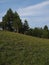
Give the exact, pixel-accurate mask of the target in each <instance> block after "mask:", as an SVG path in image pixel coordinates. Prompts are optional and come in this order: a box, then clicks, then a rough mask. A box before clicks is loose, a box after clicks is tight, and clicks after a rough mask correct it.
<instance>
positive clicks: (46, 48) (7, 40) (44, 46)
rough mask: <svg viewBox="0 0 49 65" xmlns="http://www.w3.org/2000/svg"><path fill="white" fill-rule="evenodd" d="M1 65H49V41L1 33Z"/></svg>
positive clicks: (12, 33)
mask: <svg viewBox="0 0 49 65" xmlns="http://www.w3.org/2000/svg"><path fill="white" fill-rule="evenodd" d="M0 65H49V39H42V38H41V39H40V38H35V37H31V36H26V35H22V34H18V33H14V32H7V31H0Z"/></svg>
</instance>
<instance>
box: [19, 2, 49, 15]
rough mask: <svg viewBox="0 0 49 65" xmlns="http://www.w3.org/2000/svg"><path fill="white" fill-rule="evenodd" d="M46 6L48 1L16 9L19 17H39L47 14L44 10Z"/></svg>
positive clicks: (46, 10)
mask: <svg viewBox="0 0 49 65" xmlns="http://www.w3.org/2000/svg"><path fill="white" fill-rule="evenodd" d="M46 6H49V1H45V2H42V3H39V4H36V5H32V6H29V7H26V8H20V9H18V13H19V15H20V16H39V15H43V14H45V13H46V14H47V13H48V12H49V11H48V10H49V9H48V8H47V9H46Z"/></svg>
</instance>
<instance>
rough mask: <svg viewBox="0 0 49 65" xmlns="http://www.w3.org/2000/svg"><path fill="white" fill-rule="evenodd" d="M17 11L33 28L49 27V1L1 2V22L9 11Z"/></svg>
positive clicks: (0, 0) (6, 0)
mask: <svg viewBox="0 0 49 65" xmlns="http://www.w3.org/2000/svg"><path fill="white" fill-rule="evenodd" d="M9 8H11V9H12V10H13V11H17V12H18V14H19V15H20V18H21V19H22V21H24V20H25V19H26V20H27V21H28V23H29V26H30V27H31V28H34V27H44V26H45V25H47V26H48V27H49V0H0V21H2V17H3V16H4V15H5V13H6V12H7V10H8V9H9Z"/></svg>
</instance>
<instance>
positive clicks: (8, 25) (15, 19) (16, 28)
mask: <svg viewBox="0 0 49 65" xmlns="http://www.w3.org/2000/svg"><path fill="white" fill-rule="evenodd" d="M0 27H2V29H3V30H8V31H12V32H17V33H22V34H26V35H31V36H35V37H40V38H49V29H48V26H47V25H45V26H44V28H37V27H35V28H34V29H33V28H30V27H29V24H28V21H27V20H24V23H23V22H22V20H21V19H20V16H19V15H18V13H17V12H13V11H12V9H9V10H8V11H7V12H6V14H5V15H4V16H3V17H2V22H0Z"/></svg>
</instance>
